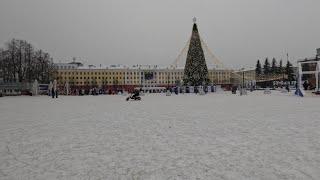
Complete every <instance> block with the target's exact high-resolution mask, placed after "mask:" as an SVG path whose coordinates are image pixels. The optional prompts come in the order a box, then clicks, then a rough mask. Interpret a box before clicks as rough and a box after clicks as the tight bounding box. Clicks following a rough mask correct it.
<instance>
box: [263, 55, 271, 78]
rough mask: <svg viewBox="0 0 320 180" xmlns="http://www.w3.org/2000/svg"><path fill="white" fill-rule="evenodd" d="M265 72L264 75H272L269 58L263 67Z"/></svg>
mask: <svg viewBox="0 0 320 180" xmlns="http://www.w3.org/2000/svg"><path fill="white" fill-rule="evenodd" d="M263 70H264V71H263V72H264V74H269V73H270V63H269V60H268V58H266V60H265V61H264V65H263Z"/></svg>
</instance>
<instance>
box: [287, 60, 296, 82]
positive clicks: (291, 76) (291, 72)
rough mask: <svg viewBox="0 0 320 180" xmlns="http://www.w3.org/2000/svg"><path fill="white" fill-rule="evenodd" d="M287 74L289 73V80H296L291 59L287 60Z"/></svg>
mask: <svg viewBox="0 0 320 180" xmlns="http://www.w3.org/2000/svg"><path fill="white" fill-rule="evenodd" d="M286 74H287V75H288V80H289V81H294V76H295V75H294V72H293V67H292V64H291V63H290V61H287V65H286Z"/></svg>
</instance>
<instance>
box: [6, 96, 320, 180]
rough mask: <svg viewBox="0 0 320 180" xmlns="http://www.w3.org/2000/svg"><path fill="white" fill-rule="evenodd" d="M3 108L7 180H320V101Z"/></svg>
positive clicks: (92, 102) (48, 102) (13, 101)
mask: <svg viewBox="0 0 320 180" xmlns="http://www.w3.org/2000/svg"><path fill="white" fill-rule="evenodd" d="M142 98H143V100H142V101H141V102H133V101H130V102H126V101H125V97H124V96H95V97H93V96H83V97H72V96H69V97H65V96H61V97H60V98H59V99H51V98H49V97H45V96H39V97H4V98H0V138H1V139H0V179H1V180H6V179H8V180H9V179H10V180H11V179H32V180H34V179H68V180H69V179H74V180H79V179H148V180H149V179H184V180H185V179H237V180H239V179H252V180H253V179H265V180H269V179H290V180H292V179H320V111H319V107H320V98H314V97H306V98H299V97H294V96H290V95H287V94H281V93H277V92H273V93H272V94H271V95H264V94H263V92H255V93H253V94H249V95H248V96H235V95H231V93H230V92H229V93H228V94H226V93H222V94H209V95H206V96H197V95H179V96H175V95H173V96H170V97H167V96H165V95H164V94H162V95H146V96H143V97H142Z"/></svg>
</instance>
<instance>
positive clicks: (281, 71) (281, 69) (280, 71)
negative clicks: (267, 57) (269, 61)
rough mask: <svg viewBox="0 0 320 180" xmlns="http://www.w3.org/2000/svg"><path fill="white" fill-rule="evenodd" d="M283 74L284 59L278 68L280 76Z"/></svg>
mask: <svg viewBox="0 0 320 180" xmlns="http://www.w3.org/2000/svg"><path fill="white" fill-rule="evenodd" d="M282 73H283V65H282V59H281V60H280V62H279V67H278V74H282Z"/></svg>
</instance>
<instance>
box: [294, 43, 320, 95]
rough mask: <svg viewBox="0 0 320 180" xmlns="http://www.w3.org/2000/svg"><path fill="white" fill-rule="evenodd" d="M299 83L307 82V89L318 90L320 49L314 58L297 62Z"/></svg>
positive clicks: (319, 85)
mask: <svg viewBox="0 0 320 180" xmlns="http://www.w3.org/2000/svg"><path fill="white" fill-rule="evenodd" d="M298 69H299V70H298V74H299V75H298V77H299V83H300V84H303V82H304V81H308V83H309V89H316V90H317V91H318V90H320V48H318V49H317V54H316V56H314V57H310V58H305V59H300V60H298Z"/></svg>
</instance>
